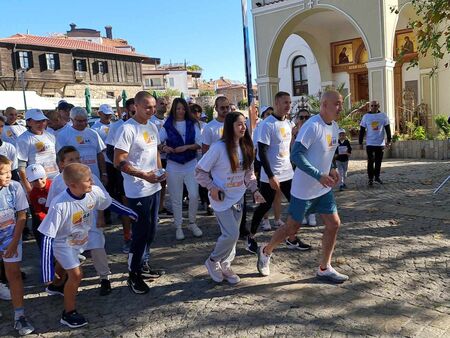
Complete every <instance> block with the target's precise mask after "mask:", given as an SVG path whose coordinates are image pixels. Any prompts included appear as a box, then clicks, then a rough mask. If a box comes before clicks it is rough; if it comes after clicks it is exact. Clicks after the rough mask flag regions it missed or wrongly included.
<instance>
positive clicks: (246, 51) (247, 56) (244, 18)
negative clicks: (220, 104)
mask: <svg viewBox="0 0 450 338" xmlns="http://www.w3.org/2000/svg"><path fill="white" fill-rule="evenodd" d="M247 1H248V0H242V26H243V32H244V56H245V78H246V82H247V98H248V108H249V118H250V130H249V132H250V134H251V133H252V130H253V128H254V126H255V123H256V121H254V119H255V116H253V115H254V114H252V111H251V106H252V104H253V85H252V65H251V60H250V43H249V38H248V17H247Z"/></svg>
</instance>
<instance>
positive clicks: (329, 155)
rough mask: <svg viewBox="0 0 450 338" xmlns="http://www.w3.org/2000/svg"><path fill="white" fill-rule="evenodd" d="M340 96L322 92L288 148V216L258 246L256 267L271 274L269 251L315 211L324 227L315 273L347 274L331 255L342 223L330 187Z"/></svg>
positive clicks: (336, 277)
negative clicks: (290, 166)
mask: <svg viewBox="0 0 450 338" xmlns="http://www.w3.org/2000/svg"><path fill="white" fill-rule="evenodd" d="M342 103H343V101H342V96H341V95H340V94H339V93H338V92H336V91H328V92H326V93H324V94H323V96H322V99H321V105H320V114H317V115H315V116H313V117H311V118H310V119H309V120H308V121H307V122H306V123H305V124H304V125H303V126H302V128H301V129H300V131H299V133H298V135H297V138H296V140H295V144H294V147H293V149H292V152H291V161H292V162H293V163H294V164H295V166H296V169H295V173H294V178H293V179H292V188H291V201H290V205H289V211H288V213H289V215H288V220H287V222H286V224H285V225H283V226H282V227H280V228H278V230H277V231H275V233H274V234H273V236H272V239H271V240H270V242H269V243H268V244H267V245H263V246H261V247H260V248H258V271H259V273H260V274H261V275H263V276H268V275H269V274H270V267H269V265H270V256H271V254H272V251H273V250H274V249H275V248H276V247H277V246H278V245H279V244H280V243H281V242H284V240H285V239H286V238H287V237H288V236H290V235H294V234H295V233H296V232H297V231H298V229H299V228H300V225H301V222H302V220H303V218H304V217H305V216H307V215H309V214H314V213H318V214H320V216H322V220H323V223H324V225H325V230H324V233H323V237H322V258H321V260H320V266H319V269H318V270H317V277H318V278H319V279H322V280H326V281H329V282H332V283H343V282H344V281H346V280H347V279H348V276H346V275H343V274H341V273H339V272H337V271H336V270H335V269H334V268H333V267H332V266H331V256H332V254H333V249H334V246H335V244H336V236H337V232H338V229H339V226H340V224H341V221H340V219H339V215H338V212H337V207H336V202H335V200H334V196H333V191H332V187H333V186H334V185H336V184H337V183H338V182H339V174H338V172H337V171H336V169H335V168H334V167H333V165H332V160H333V154H334V152H335V150H336V147H337V145H338V142H337V140H338V135H339V131H338V130H339V128H338V125H337V123H336V122H335V121H336V120H337V118H338V116H339V113H340V112H341V111H342Z"/></svg>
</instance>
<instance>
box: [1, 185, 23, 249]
mask: <svg viewBox="0 0 450 338" xmlns="http://www.w3.org/2000/svg"><path fill="white" fill-rule="evenodd" d="M25 209H28V201H27V197H26V195H25V191H24V190H23V188H22V186H21V185H20V183H19V182H16V181H11V183H10V184H9V185H8V186H7V187H2V188H1V189H0V252H1V251H4V250H6V249H7V247H8V245H9V244H10V243H11V240H12V236H13V235H14V228H15V226H16V212H18V211H22V210H25Z"/></svg>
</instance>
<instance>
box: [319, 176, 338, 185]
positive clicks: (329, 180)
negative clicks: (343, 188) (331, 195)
mask: <svg viewBox="0 0 450 338" xmlns="http://www.w3.org/2000/svg"><path fill="white" fill-rule="evenodd" d="M338 176H339V175H338ZM319 182H320V184H322V185H323V186H324V187H325V188H331V187H333V186H334V184H335V182H334V178H333V177H331V176H330V175H322V176H321V177H320V180H319Z"/></svg>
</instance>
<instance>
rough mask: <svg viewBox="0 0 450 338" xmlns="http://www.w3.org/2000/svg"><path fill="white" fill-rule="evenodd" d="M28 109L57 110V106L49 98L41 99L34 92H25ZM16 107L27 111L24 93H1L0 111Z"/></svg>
mask: <svg viewBox="0 0 450 338" xmlns="http://www.w3.org/2000/svg"><path fill="white" fill-rule="evenodd" d="M25 97H26V100H27V108H28V109H31V108H38V109H41V110H51V109H55V104H54V103H53V101H52V100H49V99H48V98H47V97H40V96H39V95H38V94H37V93H36V92H34V91H25ZM8 107H14V108H16V109H17V110H25V104H24V102H23V92H22V91H0V109H1V110H5V109H6V108H8Z"/></svg>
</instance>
